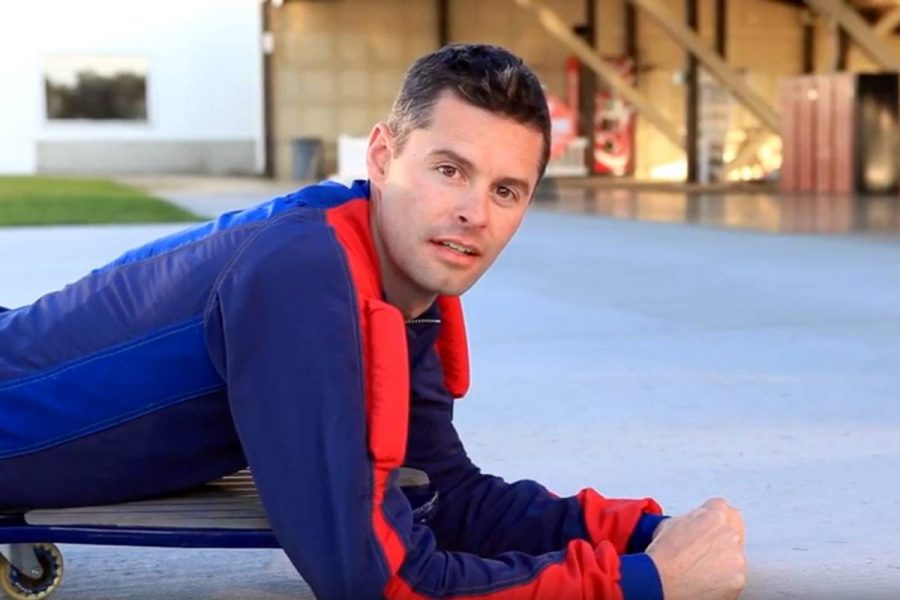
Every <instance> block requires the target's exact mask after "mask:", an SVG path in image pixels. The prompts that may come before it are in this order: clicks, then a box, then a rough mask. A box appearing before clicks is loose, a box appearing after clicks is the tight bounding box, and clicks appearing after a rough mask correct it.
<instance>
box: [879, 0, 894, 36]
mask: <svg viewBox="0 0 900 600" xmlns="http://www.w3.org/2000/svg"><path fill="white" fill-rule="evenodd" d="M897 25H900V6H895V7H894V8H892V9H891V10H889V11H887V12H886V13H885V14H884V16H882V17H881V18H880V19H878V22H877V23H875V27H874V31H875V33H877V34H878V35H880V36H881V37H887V36H889V35H891V34H892V33H893V32H894V30H895V29H897Z"/></svg>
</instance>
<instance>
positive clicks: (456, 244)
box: [435, 240, 478, 256]
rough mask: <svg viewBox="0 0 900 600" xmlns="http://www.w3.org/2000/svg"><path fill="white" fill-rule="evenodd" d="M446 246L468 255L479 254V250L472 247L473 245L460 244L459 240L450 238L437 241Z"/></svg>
mask: <svg viewBox="0 0 900 600" xmlns="http://www.w3.org/2000/svg"><path fill="white" fill-rule="evenodd" d="M435 243H436V244H439V245H441V246H444V247H445V248H450V249H451V250H454V251H456V252H459V253H460V254H466V255H468V256H478V250H476V249H475V248H472V247H471V246H466V245H465V244H460V243H459V242H451V241H450V240H438V241H437V242H435Z"/></svg>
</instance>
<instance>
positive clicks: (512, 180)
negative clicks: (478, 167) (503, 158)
mask: <svg viewBox="0 0 900 600" xmlns="http://www.w3.org/2000/svg"><path fill="white" fill-rule="evenodd" d="M428 156H430V157H432V158H448V159H450V160H452V161H453V162H455V163H457V164H458V165H460V166H461V167H462V168H464V169H465V170H467V171H473V170H475V164H474V163H473V162H472V161H470V160H469V159H468V158H466V157H464V156H462V155H460V154H457V153H456V152H454V151H453V150H449V149H446V148H439V149H437V150H432V151H431V152H429V153H428ZM495 183H496V184H497V185H505V186H507V187H517V188H519V189H520V190H521V191H522V193H523V194H524V193H527V192H528V191H529V190H530V189H531V184H530V183H528V182H527V181H525V180H524V179H519V178H517V177H501V178H500V179H499V180H498V181H496V182H495Z"/></svg>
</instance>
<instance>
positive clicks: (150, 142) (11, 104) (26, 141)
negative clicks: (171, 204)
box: [0, 0, 264, 174]
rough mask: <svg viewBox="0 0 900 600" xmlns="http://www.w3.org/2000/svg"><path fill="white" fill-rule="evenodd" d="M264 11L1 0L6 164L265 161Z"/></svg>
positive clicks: (194, 166) (199, 2)
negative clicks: (262, 49) (262, 20)
mask: <svg viewBox="0 0 900 600" xmlns="http://www.w3.org/2000/svg"><path fill="white" fill-rule="evenodd" d="M261 19H262V17H261V9H260V0H154V2H138V1H137V0H78V1H77V2H72V1H71V0H41V1H40V2H14V3H13V2H9V3H6V2H4V3H3V4H2V5H0V174H13V173H19V174H30V173H179V172H184V173H223V174H224V173H244V174H247V173H260V172H262V170H263V165H264V130H263V80H262V77H263V75H262V52H261V44H260V40H261V31H262V23H261ZM98 98H101V100H102V101H98V100H97V99H98ZM88 99H89V100H90V101H89V102H85V100H88Z"/></svg>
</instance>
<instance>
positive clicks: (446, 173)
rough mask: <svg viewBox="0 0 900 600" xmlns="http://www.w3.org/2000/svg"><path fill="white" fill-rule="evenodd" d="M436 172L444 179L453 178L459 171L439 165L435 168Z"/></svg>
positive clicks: (448, 166)
mask: <svg viewBox="0 0 900 600" xmlns="http://www.w3.org/2000/svg"><path fill="white" fill-rule="evenodd" d="M437 170H438V172H439V173H440V174H441V175H443V176H444V177H455V176H456V174H457V173H458V172H459V170H458V169H457V168H456V167H453V166H450V165H441V166H439V167H438V168H437Z"/></svg>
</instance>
